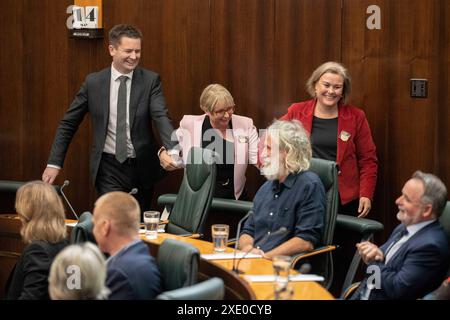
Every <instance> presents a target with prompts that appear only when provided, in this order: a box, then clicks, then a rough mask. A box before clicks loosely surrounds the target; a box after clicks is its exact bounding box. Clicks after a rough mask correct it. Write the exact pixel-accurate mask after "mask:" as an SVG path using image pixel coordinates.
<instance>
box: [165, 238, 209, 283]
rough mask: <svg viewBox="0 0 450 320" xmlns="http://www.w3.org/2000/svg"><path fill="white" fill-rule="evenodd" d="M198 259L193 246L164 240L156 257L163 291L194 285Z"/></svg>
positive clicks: (196, 250)
mask: <svg viewBox="0 0 450 320" xmlns="http://www.w3.org/2000/svg"><path fill="white" fill-rule="evenodd" d="M199 258H200V252H199V251H198V249H197V248H196V247H194V246H193V245H191V244H189V243H186V242H182V241H178V240H174V239H166V240H164V242H163V243H162V244H161V245H160V247H159V249H158V255H157V257H156V261H157V263H158V267H159V270H160V272H161V275H162V277H163V283H164V291H169V290H175V289H179V288H182V287H187V286H191V285H193V284H195V283H196V282H197V273H198V261H199Z"/></svg>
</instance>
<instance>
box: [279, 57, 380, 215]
mask: <svg viewBox="0 0 450 320" xmlns="http://www.w3.org/2000/svg"><path fill="white" fill-rule="evenodd" d="M350 85H351V81H350V76H349V73H348V71H347V69H346V68H345V67H344V66H343V65H342V64H340V63H337V62H326V63H324V64H322V65H320V66H319V67H318V68H317V69H316V70H315V71H314V72H313V73H312V75H311V77H310V78H309V80H308V82H307V84H306V88H307V91H308V93H309V94H310V95H311V97H312V99H311V100H308V101H304V102H299V103H294V104H293V105H291V106H290V107H289V109H288V112H287V113H286V114H285V115H284V116H283V117H282V118H281V119H282V120H292V119H297V120H299V121H300V122H301V123H302V124H303V126H304V128H305V129H306V131H308V132H309V133H310V138H311V145H312V155H313V157H314V158H321V159H326V160H331V161H335V162H336V163H337V164H338V166H339V172H338V185H339V196H340V197H339V198H340V207H339V213H345V214H352V215H357V216H358V217H361V218H362V217H365V216H367V214H368V213H369V211H370V209H371V207H372V199H373V194H374V191H375V185H376V181H377V171H378V165H377V161H378V160H377V155H376V148H375V144H374V142H373V139H372V135H371V132H370V128H369V123H368V122H367V119H366V116H365V114H364V111H362V110H361V109H359V108H356V107H353V106H351V105H349V104H347V100H348V97H349V94H350Z"/></svg>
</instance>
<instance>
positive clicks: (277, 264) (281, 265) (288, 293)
mask: <svg viewBox="0 0 450 320" xmlns="http://www.w3.org/2000/svg"><path fill="white" fill-rule="evenodd" d="M272 266H273V271H274V273H275V284H274V292H275V300H290V299H291V298H292V295H293V288H292V286H290V285H289V271H290V269H291V257H289V256H283V255H279V256H275V257H273V259H272Z"/></svg>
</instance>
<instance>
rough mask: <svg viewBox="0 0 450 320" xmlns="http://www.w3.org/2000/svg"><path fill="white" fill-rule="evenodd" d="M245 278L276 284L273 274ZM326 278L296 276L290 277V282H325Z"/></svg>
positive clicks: (246, 277) (312, 275)
mask: <svg viewBox="0 0 450 320" xmlns="http://www.w3.org/2000/svg"><path fill="white" fill-rule="evenodd" d="M244 278H245V279H246V280H248V281H250V282H274V281H275V275H272V274H258V275H245V276H244ZM324 280H325V279H324V277H322V276H318V275H316V274H294V275H290V276H289V281H324Z"/></svg>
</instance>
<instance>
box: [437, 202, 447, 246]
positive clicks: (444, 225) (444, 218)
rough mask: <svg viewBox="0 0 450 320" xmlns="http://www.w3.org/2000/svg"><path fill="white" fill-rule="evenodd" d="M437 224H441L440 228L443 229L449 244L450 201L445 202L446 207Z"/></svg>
mask: <svg viewBox="0 0 450 320" xmlns="http://www.w3.org/2000/svg"><path fill="white" fill-rule="evenodd" d="M439 222H440V223H441V226H442V228H444V231H445V234H446V235H447V239H448V242H449V243H450V201H447V205H446V206H445V209H444V212H442V215H441V217H440V218H439Z"/></svg>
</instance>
